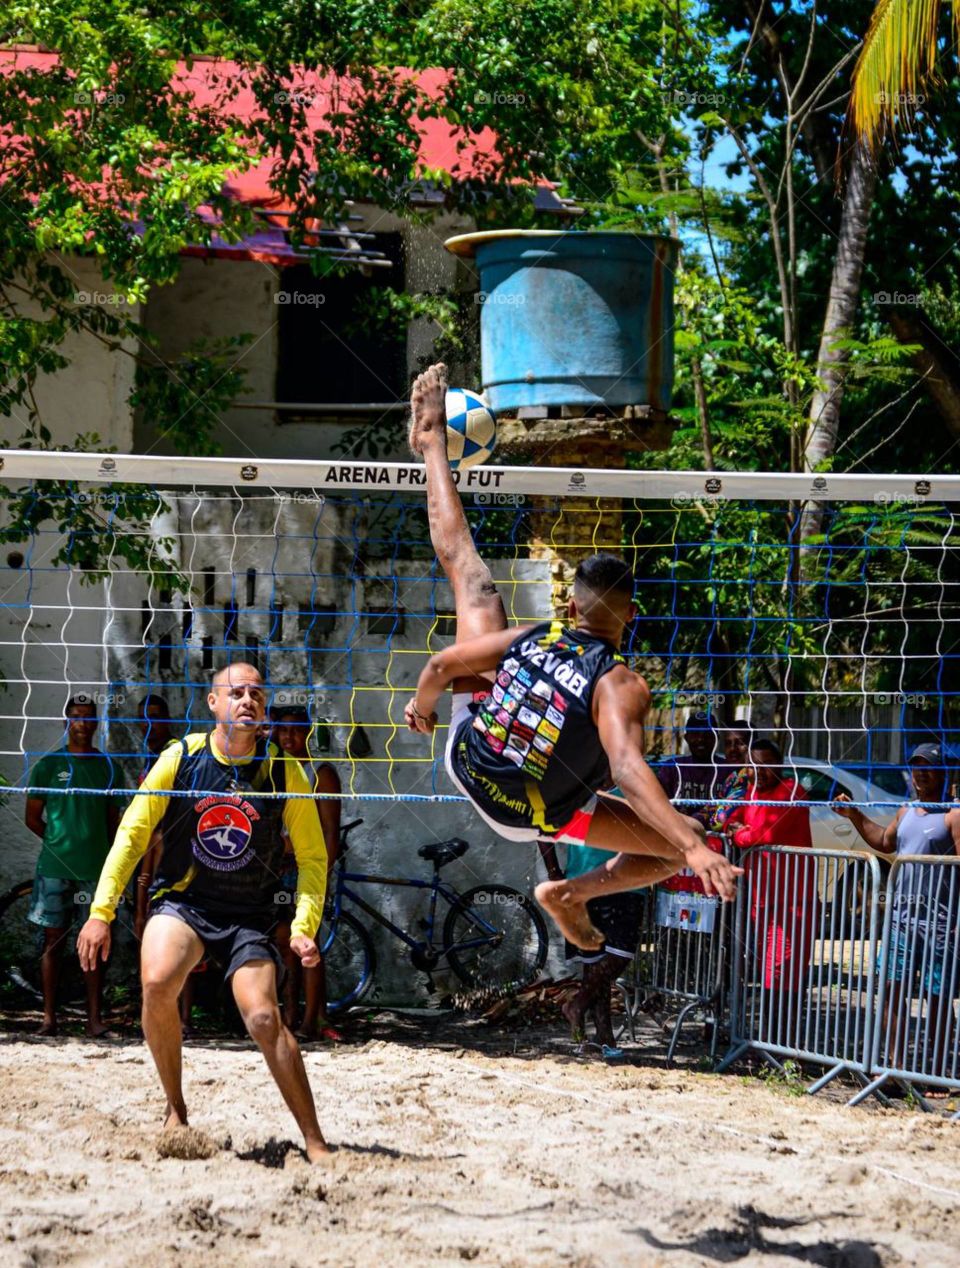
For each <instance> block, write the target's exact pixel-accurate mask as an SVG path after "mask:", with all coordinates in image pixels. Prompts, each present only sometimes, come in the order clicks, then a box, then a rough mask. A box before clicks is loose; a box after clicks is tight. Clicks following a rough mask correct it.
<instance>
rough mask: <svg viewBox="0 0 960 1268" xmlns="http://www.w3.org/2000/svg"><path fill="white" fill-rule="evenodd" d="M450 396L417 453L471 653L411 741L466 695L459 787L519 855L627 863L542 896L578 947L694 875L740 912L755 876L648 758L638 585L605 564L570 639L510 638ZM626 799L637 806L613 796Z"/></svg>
mask: <svg viewBox="0 0 960 1268" xmlns="http://www.w3.org/2000/svg"><path fill="white" fill-rule="evenodd" d="M445 391H446V368H445V367H444V366H443V365H436V366H431V367H430V368H429V369H428V370H427V371H425V373H423V374H421V375H420V376H419V378H418V379H417V381H416V383H415V384H414V388H413V393H412V396H411V406H412V422H411V428H410V447H411V449H412V450H413V451H414V453H418V454H422V456H423V461H424V464H425V467H426V478H427V514H428V517H429V521H430V536H431V540H432V542H433V546H434V549H435V551H436V553H437V558H438V559H439V561H440V563H441V565H442V567H443V569H444V571H445V572H446V574H447V576H448V578H449V580H450V584H451V586H452V588H453V594H454V604H455V608H456V615H457V629H456V640H455V644H454V646H452V647H449V648H447V649H446V650H445V651H443V652H440V653H438V654H437V655H435V656H432V657H431V658H430V660H429V661H428V662H427V664H426V665H425V667H424V669H423V672H422V673H421V675H420V680H419V683H418V685H417V692H416V695H415V696H414V698H413V699H412V700H411V701H410V702H409V703H408V704H407V706H406V709H405V718H406V721H407V725H408V726H409V727H410V729H411V730H413V731H420V732H424V733H429V732H431V731H432V730H433V729H434V727H435V726H436V723H437V714H436V712H435V709H436V705H437V702H438V701H439V699H440V696H441V694H442V693H443V691H444V690H445V689H446V688H447V687H452V688H453V705H452V713H451V719H450V731H449V736H448V740H447V747H446V755H445V757H446V766H447V771H448V773H449V775H450V778H451V779H452V780H453V782H454V784H455V785H456V786H457V787H458V788H459V789H460V790H461V791H462V792H463V793H464V794H465V795H466V796H467V797H468V798H469V799H470V801H471V802H472V803H473V805H474V808H475V809H476V810H477V812H478V813H479V814H480V816H481V818H483V819H484V820H485V821H486V822H487V823H488V824H489V825H490V827H491V828H493V829H494V831H495V832H497V833H498V834H499V835H500V836H502V837H505V838H506V839H507V840H510V841H539V840H543V839H547V840H550V841H554V842H565V843H569V842H574V843H577V844H586V845H589V846H595V847H597V848H599V849H603V850H607V851H609V852H610V853H611V854H612V855H613V856H614V857H612V858H611V859H610V860H609V861H608V862H607V863H605V864H604V865H603V866H601V867H597V868H594V869H593V870H592V871H589V872H586V873H584V875H582V876H578V877H576V878H575V879H571V880H566V879H565V880H553V881H546V882H544V883H543V884H541V885H539V886H537V889H536V898H537V901H538V902H539V903H540V904H541V906H542V907H543V908H544V909H545V910H546V911H547V912H549V914H550V915H551V916H552V917H553V919H554V920H555V921H556V923H557V925H558V926H559V927H560V930H561V932H562V933H563V934H564V936H565V937H566V938H567V939H568V940H569V941H570V942H572V943H574V944H575V945H576V946H579V947H583V948H584V949H586V950H592V949H594V948H597V947H599V946H601V945H602V943H603V935H602V934H601V933H600V932H599V931H598V930H597V929H596V928H594V926H593V924H592V923H591V921H590V917H589V915H588V913H587V908H586V903H587V900H588V899H590V898H595V897H597V896H599V895H600V894H610V893H619V892H620V891H622V890H628V889H636V888H638V887H640V886H644V885H653V884H656V883H657V882H658V881H660V880H664V879H666V878H667V877H668V876H672V875H673V874H674V873H675V872H677V871H679V869H680V868H681V867H690V868H692V869H693V871H694V872H695V873H696V875H697V876H699V877H700V878H701V880H702V881H703V885H704V891H705V892H706V893H707V894H719V895H720V896H721V897H722V898H724V899H731V898H732V897H733V896H734V892H735V888H736V879H735V878H736V876H737V875H738V874H741V870H742V869H740V868H735V867H732V866H731V864H730V863H728V862H727V861H726V859H724V858H723V857H722V856H721V855H719V854H715V853H714V852H713V851H712V850H709V849H708V848H707V846H706V845H705V844H704V840H703V832H702V829H701V828H700V826H699V825H698V824H697V823H696V822H695V821H694V820H692V819H689V818H687V817H686V816H685V815H681V814H679V813H678V812H677V811H676V810H675V809H674V808H673V806H671V805H670V802H669V801H668V800H667V796H666V793H665V792H664V791H663V789H662V788H661V786H660V784H659V783H658V782H657V779H656V777H655V776H654V774H653V772H652V771H651V769H650V767H649V766H647V764H646V762H645V761H644V760H643V757H642V749H643V721H644V717H645V716H646V713H647V711H648V709H649V707H650V699H651V697H650V690H649V688H648V687H647V684H646V683H645V682H644V680H643V679H642V678H641V677H640V676H639V675H638V674H635V673H633V672H631V671H630V670H629V669H628V668H627V666H626V664H625V663H624V661H623V658H622V657H621V656H620V655H619V653H618V651H617V649H618V647H619V646H620V643H621V641H622V639H623V634H624V631H625V629H626V627H627V625H628V624H629V622H630V621H631V620H632V619H633V617H634V615H635V614H636V609H635V607H634V605H633V602H632V596H633V577H632V574H631V573H630V570H629V569H628V568H627V566H626V564H625V563H624V562H623V561H622V560H620V559H617V558H616V557H615V556H613V555H607V554H600V555H594V556H592V557H591V558H589V559H586V560H584V561H583V562H582V563H581V564H580V565H579V567H578V568H577V572H576V579H575V582H574V591H573V598H572V599H571V601H570V606H569V611H568V618H569V620H568V623H567V624H566V625H564V624H563V623H562V622H560V621H552V622H551V621H547V622H544V623H542V624H540V625H534V626H526V627H522V628H515V629H508V628H507V618H506V613H505V612H504V608H503V603H502V601H501V599H500V595H499V594H498V592H497V589H496V586H495V585H494V583H493V580H492V578H491V575H490V570H489V569H488V568H487V566H486V565H485V564H484V563H483V561H482V560H481V559H480V556H479V555H478V554H477V551H476V548H475V547H474V545H473V541H472V539H471V536H470V530H469V527H468V525H467V521H466V517H465V516H464V513H463V508H462V506H461V504H460V498H459V496H458V494H457V491H456V487H455V485H454V482H453V478H452V476H451V473H450V466H449V462H448V460H447V449H446V433H445V413H444V394H445ZM491 682H492V683H493V685H492V686H491ZM613 783H616V784H618V785H619V787H620V789H621V791H622V793H623V795H624V797H625V798H626V803H627V804H625V803H624V802H623V801H621V800H619V799H617V798H609V797H598V796H597V793H598V791H599V790H600V789H602V788H604V787H609V786H610V785H611V784H613Z"/></svg>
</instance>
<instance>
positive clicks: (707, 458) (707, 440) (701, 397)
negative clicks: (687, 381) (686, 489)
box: [690, 357, 716, 471]
mask: <svg viewBox="0 0 960 1268" xmlns="http://www.w3.org/2000/svg"><path fill="white" fill-rule="evenodd" d="M690 374H691V376H692V378H693V394H694V396H695V398H696V401H697V417H698V418H699V419H700V441H701V444H702V445H703V465H704V468H705V469H706V470H707V471H715V470H716V467H715V466H714V463H713V437H712V436H711V435H710V412H709V410H708V408H707V392H706V388H705V387H704V386H703V367H702V366H701V364H700V358H699V357H693V358H691V361H690Z"/></svg>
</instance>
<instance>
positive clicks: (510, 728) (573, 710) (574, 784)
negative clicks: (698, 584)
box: [452, 621, 624, 832]
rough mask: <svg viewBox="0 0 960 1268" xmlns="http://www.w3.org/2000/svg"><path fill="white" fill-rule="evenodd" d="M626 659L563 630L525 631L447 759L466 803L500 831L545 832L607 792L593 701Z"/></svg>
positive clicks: (554, 626)
mask: <svg viewBox="0 0 960 1268" xmlns="http://www.w3.org/2000/svg"><path fill="white" fill-rule="evenodd" d="M623 663H624V661H623V657H622V656H621V655H620V654H619V653H618V652H617V651H616V650H615V648H614V647H612V646H611V644H609V643H607V642H605V641H604V640H603V639H600V638H595V637H593V636H592V635H590V634H584V633H583V632H582V631H581V630H571V629H567V628H566V626H564V625H563V623H562V622H560V621H552V622H550V623H545V624H543V625H536V626H534V627H533V628H532V629H529V630H525V631H524V632H523V633H522V634H521V635H519V637H518V638H516V639H515V640H514V641H513V642H512V643H511V644H510V646H509V648H508V649H507V651H506V654H505V655H504V657H503V659H502V660H501V662H500V664H499V665H498V666H497V677H496V681H495V682H494V685H493V689H492V691H491V693H490V695H489V696H486V697H485V698H483V699H481V700H479V701H475V702H474V703H473V704H471V706H470V710H471V713H472V715H473V716H472V721H471V722H470V723H469V724H464V726H463V727H462V729H461V730H460V732H459V734H458V735H457V737H456V740H455V742H454V745H453V749H452V759H453V765H454V769H455V771H456V773H457V775H458V777H459V778H460V779H461V781H462V782H463V784H464V786H465V788H466V789H467V791H468V792H469V793H470V796H471V797H472V798H474V799H475V800H476V802H477V803H478V805H479V806H480V808H481V809H482V810H484V811H486V813H487V814H489V816H490V817H491V818H492V819H495V820H496V821H497V822H498V823H502V824H504V825H505V826H512V827H523V828H526V827H533V828H541V829H543V830H544V831H547V832H549V831H552V830H555V829H556V828H559V827H561V826H562V825H563V824H565V823H566V822H567V821H568V820H569V819H570V818H571V816H572V815H574V814H575V813H576V811H577V810H579V809H580V808H581V806H583V804H584V803H585V802H586V801H587V800H588V799H589V798H590V796H591V795H592V794H593V793H594V792H596V790H597V789H598V788H601V787H603V786H604V784H605V783H606V782H607V781H608V779H609V776H610V768H609V764H608V762H607V756H606V754H605V753H604V751H603V746H602V745H601V743H600V735H599V732H598V731H597V728H596V725H595V724H594V721H593V712H592V711H593V692H594V688H595V687H596V685H597V683H598V682H599V680H600V679H601V678H602V677H603V675H604V674H606V673H608V672H609V671H610V670H611V669H613V668H614V666H616V665H622V664H623Z"/></svg>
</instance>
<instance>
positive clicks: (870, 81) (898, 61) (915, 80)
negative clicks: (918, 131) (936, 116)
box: [848, 0, 960, 151]
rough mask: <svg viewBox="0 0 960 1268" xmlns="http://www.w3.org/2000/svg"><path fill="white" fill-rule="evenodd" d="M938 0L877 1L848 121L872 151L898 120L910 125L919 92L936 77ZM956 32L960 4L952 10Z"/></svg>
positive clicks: (856, 69) (919, 101)
mask: <svg viewBox="0 0 960 1268" xmlns="http://www.w3.org/2000/svg"><path fill="white" fill-rule="evenodd" d="M942 10H943V3H942V0H877V6H876V8H875V9H874V11H873V14H872V16H871V18H870V26H869V29H868V30H867V34H866V37H865V38H864V41H863V48H862V49H861V50H860V56H859V57H858V58H857V64H856V66H855V67H854V71H853V83H852V90H851V94H850V106H849V111H848V119H849V122H850V126H851V127H852V129H853V132H854V134H855V136H856V137H857V138H858V139H859V141H860V142H861V143H862V144H864V145H866V146H867V147H868V148H869V149H870V150H871V151H873V150H875V149H876V146H877V143H878V142H879V141H880V140H881V138H882V137H883V136H884V135H885V134H886V133H887V132H890V133H892V132H893V131H894V130H895V129H896V126H897V123H898V121H901V120H902V121H905V122H907V123H909V122H910V121H911V119H912V118H913V115H914V112H915V110H916V108H917V106H918V105H922V104H923V99H924V95H923V89H924V88H927V87H930V86H932V85H933V84H934V82H935V80H936V74H937V31H938V29H939V24H940V15H941V12H942ZM953 18H954V28H955V31H956V32H957V33H960V5H958V4H954V6H953Z"/></svg>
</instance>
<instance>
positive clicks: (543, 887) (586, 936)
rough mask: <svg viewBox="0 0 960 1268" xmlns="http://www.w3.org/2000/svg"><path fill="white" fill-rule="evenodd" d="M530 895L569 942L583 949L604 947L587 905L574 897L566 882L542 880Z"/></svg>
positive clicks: (593, 949) (590, 949) (600, 934)
mask: <svg viewBox="0 0 960 1268" xmlns="http://www.w3.org/2000/svg"><path fill="white" fill-rule="evenodd" d="M533 896H534V898H536V900H537V902H538V903H539V904H540V906H541V907H542V908H543V910H544V911H545V912H546V913H547V915H548V916H551V917H552V918H553V920H554V922H555V923H556V925H557V928H558V929H559V930H560V932H561V933H562V934H563V936H564V937H565V938H566V939H567V941H568V942H572V943H573V945H574V946H575V947H580V948H581V950H583V951H596V950H597V948H598V947H602V946H603V934H602V933H601V932H600V930H599V929H597V928H596V927H595V926H594V924H593V923H592V921H591V920H590V917H589V915H588V914H587V904H586V903H578V902H577V901H576V900H575V899H574V897H573V896H572V894H571V893H570V884H569V882H568V881H541V883H540V884H539V885H538V886H537V888H536V889H535V890H534V891H533Z"/></svg>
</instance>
